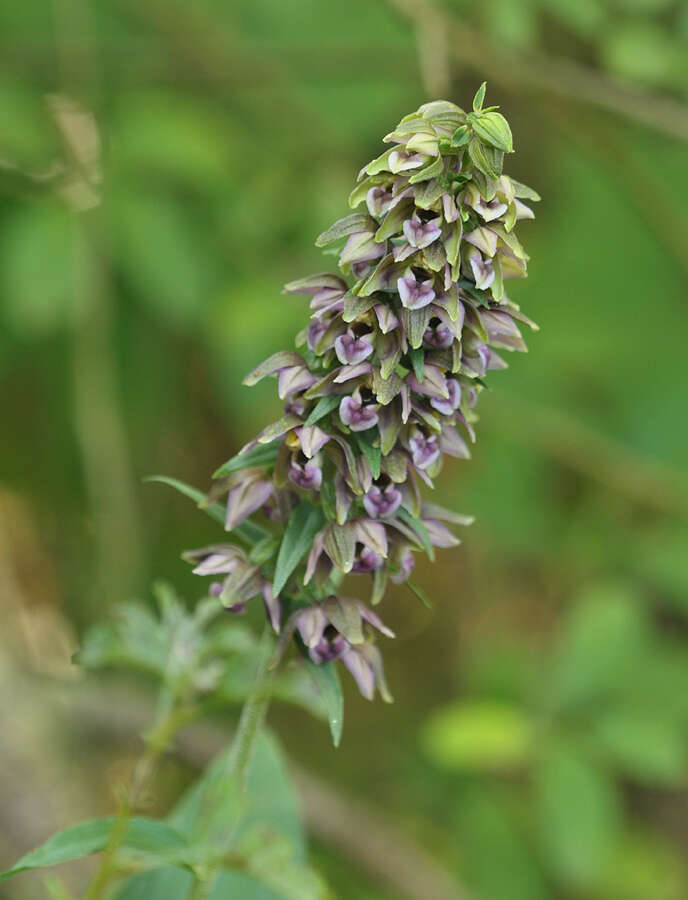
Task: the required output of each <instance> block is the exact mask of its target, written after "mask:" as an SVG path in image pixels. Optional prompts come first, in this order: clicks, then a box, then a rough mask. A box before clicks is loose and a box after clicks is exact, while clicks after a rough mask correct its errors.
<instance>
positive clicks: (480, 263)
mask: <svg viewBox="0 0 688 900" xmlns="http://www.w3.org/2000/svg"><path fill="white" fill-rule="evenodd" d="M468 261H469V262H470V264H471V269H472V270H473V278H474V279H475V286H476V287H477V288H478V290H479V291H486V290H487V289H488V288H489V287H491V285H492V283H493V281H494V280H495V270H494V266H493V264H492V260H491V259H483V256H482V253H478V252H477V251H475V252H473V253H471V255H470V256H469V257H468Z"/></svg>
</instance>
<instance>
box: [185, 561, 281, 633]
mask: <svg viewBox="0 0 688 900" xmlns="http://www.w3.org/2000/svg"><path fill="white" fill-rule="evenodd" d="M182 556H183V558H184V559H185V560H186V561H187V562H191V563H195V564H196V565H195V568H194V570H193V572H194V574H195V575H219V574H224V575H226V576H227V577H226V578H225V580H224V581H222V582H218V581H214V582H212V584H211V585H210V589H209V593H210V595H211V596H212V597H218V598H219V600H220V602H221V603H222V605H223V606H224V607H225V609H227V610H228V611H229V612H233V613H243V612H244V609H245V607H246V604H247V602H248V601H249V600H251V599H252V598H253V597H255V596H257V595H258V594H260V595H261V596H262V598H263V602H264V603H265V609H266V611H267V614H268V618H269V619H270V624H271V625H272V627H273V629H274V630H275V632H277V633H279V630H280V619H281V615H282V608H281V603H280V600H279V597H275V595H274V594H273V591H272V585H271V584H270V583H269V582H268V581H267V580H266V579H265V578H263V576H262V575H261V572H260V568H259V567H258V566H255V565H253V564H252V563H251V562H250V561H249V559H248V557H247V556H246V554H245V553H244V551H243V550H241V549H240V548H239V547H235V546H233V545H232V544H213V545H211V546H210V547H202V548H201V549H200V550H190V551H188V552H187V553H184V554H182Z"/></svg>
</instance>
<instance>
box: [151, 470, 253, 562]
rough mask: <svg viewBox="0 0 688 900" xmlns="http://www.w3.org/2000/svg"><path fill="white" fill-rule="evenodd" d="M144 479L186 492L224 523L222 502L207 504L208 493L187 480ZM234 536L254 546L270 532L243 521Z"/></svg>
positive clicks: (166, 477)
mask: <svg viewBox="0 0 688 900" xmlns="http://www.w3.org/2000/svg"><path fill="white" fill-rule="evenodd" d="M143 480H144V482H157V483H158V484H166V485H168V486H169V487H172V488H174V489H175V490H176V491H179V493H180V494H184V496H185V497H188V498H189V499H190V500H193V501H194V502H195V503H196V505H197V506H198V508H199V509H200V510H202V511H203V512H204V513H205V514H206V515H208V516H210V518H211V519H214V520H215V521H216V522H219V523H220V525H224V522H225V509H224V507H223V506H222V504H221V503H213V504H211V505H209V506H208V505H206V504H207V501H208V495H207V494H204V493H203V491H199V490H198V488H195V487H192V486H191V485H190V484H185V482H183V481H180V480H179V479H178V478H169V477H168V476H167V475H149V476H148V477H147V478H144V479H143ZM234 536H235V537H237V538H239V540H241V541H244V543H246V544H248V545H249V546H253V544H255V543H257V542H258V541H260V540H262V539H263V538H265V537H268V536H269V532H268V531H266V530H265V529H264V528H261V526H260V525H256V524H255V522H242V523H241V525H239V526H238V527H237V528H235V529H234Z"/></svg>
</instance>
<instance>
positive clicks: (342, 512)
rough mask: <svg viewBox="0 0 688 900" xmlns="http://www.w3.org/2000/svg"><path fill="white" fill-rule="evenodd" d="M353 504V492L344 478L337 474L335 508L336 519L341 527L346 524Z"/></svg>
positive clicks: (335, 480) (335, 477)
mask: <svg viewBox="0 0 688 900" xmlns="http://www.w3.org/2000/svg"><path fill="white" fill-rule="evenodd" d="M352 502H353V496H352V494H351V491H350V490H349V489H348V487H347V485H346V482H345V481H344V479H343V478H342V476H341V475H340V474H339V472H337V474H336V475H335V476H334V506H335V519H336V521H337V522H338V523H339V524H340V525H343V524H344V523H345V522H346V520H347V518H348V516H349V510H350V509H351V504H352Z"/></svg>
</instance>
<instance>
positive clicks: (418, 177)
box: [409, 155, 444, 184]
mask: <svg viewBox="0 0 688 900" xmlns="http://www.w3.org/2000/svg"><path fill="white" fill-rule="evenodd" d="M443 171H444V159H443V157H442V156H441V155H440V156H437V157H435V159H433V161H432V162H431V163H430V164H429V165H427V166H425V167H424V168H423V169H421V170H420V172H415V173H414V174H413V175H412V176H411V177H410V178H409V184H417V183H418V182H419V181H429V180H430V179H431V178H437V176H438V175H441V174H442V172H443Z"/></svg>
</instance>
